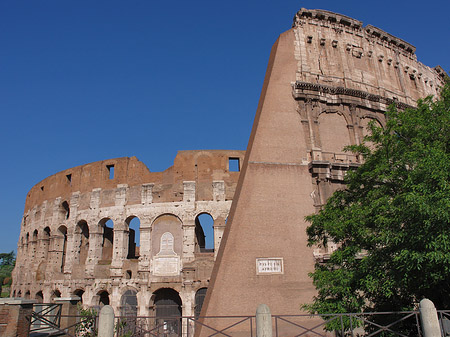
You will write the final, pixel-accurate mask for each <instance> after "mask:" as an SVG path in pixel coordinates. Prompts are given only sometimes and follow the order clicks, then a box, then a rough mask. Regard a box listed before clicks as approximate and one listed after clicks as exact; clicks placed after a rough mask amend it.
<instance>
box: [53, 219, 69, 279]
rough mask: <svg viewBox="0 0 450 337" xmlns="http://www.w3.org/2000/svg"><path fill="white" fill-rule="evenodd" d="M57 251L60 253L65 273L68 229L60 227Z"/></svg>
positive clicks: (62, 268) (62, 269)
mask: <svg viewBox="0 0 450 337" xmlns="http://www.w3.org/2000/svg"><path fill="white" fill-rule="evenodd" d="M56 239H57V240H56V245H55V250H56V251H57V253H60V255H61V256H60V261H61V272H64V266H65V265H66V255H67V227H66V226H59V228H58V235H57V238H56Z"/></svg>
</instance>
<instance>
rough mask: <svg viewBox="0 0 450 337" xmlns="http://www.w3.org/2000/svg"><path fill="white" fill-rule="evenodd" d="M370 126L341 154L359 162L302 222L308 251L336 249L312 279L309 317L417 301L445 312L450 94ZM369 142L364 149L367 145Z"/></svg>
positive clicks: (449, 277)
mask: <svg viewBox="0 0 450 337" xmlns="http://www.w3.org/2000/svg"><path fill="white" fill-rule="evenodd" d="M386 120H387V122H386V125H385V127H384V128H381V127H379V126H377V125H376V124H375V123H370V124H369V129H370V131H371V134H370V136H368V137H366V138H365V144H372V145H370V146H368V145H364V144H363V145H360V146H350V147H348V148H347V150H349V151H352V152H354V153H358V154H361V155H362V156H363V158H364V164H362V165H361V166H360V167H359V168H358V169H356V170H353V171H351V172H349V173H348V174H347V176H346V184H347V185H346V186H347V187H346V189H344V190H339V191H337V192H335V193H334V194H333V196H332V197H331V198H330V199H329V200H328V201H327V203H326V205H325V206H324V207H323V209H322V210H321V211H320V212H319V213H318V214H314V215H311V216H308V217H307V220H308V221H309V222H310V226H309V227H308V229H307V233H308V237H309V245H326V244H327V242H328V241H329V240H332V241H333V242H335V243H337V245H338V247H339V248H338V249H337V250H336V251H335V252H333V253H332V254H331V256H330V259H329V260H328V261H325V262H324V263H317V264H316V267H315V271H314V272H313V273H311V274H310V276H311V277H312V279H313V282H314V285H315V286H316V288H317V291H318V294H317V296H316V297H315V298H314V301H313V303H312V304H308V305H305V306H304V308H306V309H308V310H309V311H310V312H313V313H322V314H323V313H344V312H364V311H365V312H368V311H401V310H410V309H413V308H414V307H415V306H416V305H417V304H418V302H419V301H420V300H421V299H422V298H429V299H430V300H432V301H433V302H434V303H435V305H436V307H437V308H438V309H449V308H450V89H449V85H448V84H447V85H446V86H444V88H443V89H442V90H441V95H440V99H439V100H437V101H433V99H432V98H431V97H428V98H426V99H424V100H420V101H418V106H417V108H415V109H407V110H405V111H398V110H397V109H395V108H394V107H391V108H390V109H389V111H388V112H387V113H386ZM369 142H370V143H369Z"/></svg>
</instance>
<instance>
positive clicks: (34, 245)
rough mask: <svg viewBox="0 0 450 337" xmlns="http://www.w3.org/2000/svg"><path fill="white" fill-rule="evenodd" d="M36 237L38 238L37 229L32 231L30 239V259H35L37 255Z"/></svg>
mask: <svg viewBox="0 0 450 337" xmlns="http://www.w3.org/2000/svg"><path fill="white" fill-rule="evenodd" d="M38 236H39V232H38V230H37V229H35V230H34V231H33V237H32V239H31V243H32V251H31V258H32V259H35V258H36V255H37V254H36V253H37V243H38Z"/></svg>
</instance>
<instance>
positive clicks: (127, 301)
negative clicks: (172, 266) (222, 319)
mask: <svg viewBox="0 0 450 337" xmlns="http://www.w3.org/2000/svg"><path fill="white" fill-rule="evenodd" d="M206 291H207V288H206V287H203V288H200V289H198V290H197V291H196V292H195V298H194V315H195V317H196V318H197V317H198V316H199V315H200V312H201V309H202V306H203V301H204V299H205V296H206ZM83 294H84V290H83V289H77V290H75V291H74V292H73V295H75V296H79V297H80V298H81V299H83ZM16 296H17V297H22V292H21V291H20V290H19V291H18V292H17V293H16V291H14V292H13V297H16ZM137 296H138V291H137V290H136V289H128V290H126V291H125V292H124V293H123V294H122V296H121V299H120V308H119V309H120V316H127V317H129V316H137V315H138V300H137ZM23 297H24V298H25V299H31V293H30V291H29V290H28V291H26V292H25V294H24V295H23ZM59 297H61V292H60V291H59V290H58V289H55V290H53V292H52V294H51V298H52V300H54V299H55V298H59ZM95 297H96V298H95V302H96V303H93V302H94V301H92V302H91V303H92V304H93V307H94V308H95V309H97V310H98V311H99V310H100V309H101V308H102V307H103V306H104V305H109V304H110V294H109V292H108V291H107V290H100V291H98V292H97V294H96V296H95ZM34 299H36V300H37V301H38V303H43V301H44V295H43V292H42V290H39V291H38V292H36V294H35V295H34ZM152 299H153V301H152V302H153V303H152V305H151V306H150V307H151V308H152V311H153V314H154V315H155V316H156V317H180V316H182V300H181V297H180V295H179V293H178V292H177V291H176V290H174V289H172V288H160V289H158V290H156V291H155V292H154V293H153V296H152ZM81 303H82V301H81Z"/></svg>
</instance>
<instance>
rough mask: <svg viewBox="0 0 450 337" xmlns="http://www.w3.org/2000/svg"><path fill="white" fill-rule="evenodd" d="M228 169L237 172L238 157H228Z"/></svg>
mask: <svg viewBox="0 0 450 337" xmlns="http://www.w3.org/2000/svg"><path fill="white" fill-rule="evenodd" d="M228 170H229V171H230V172H239V158H228Z"/></svg>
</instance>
